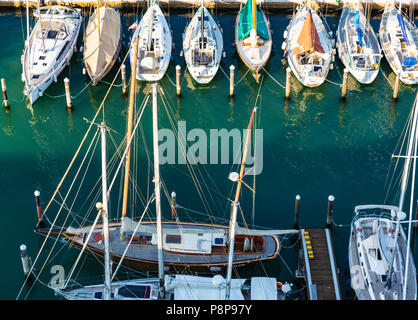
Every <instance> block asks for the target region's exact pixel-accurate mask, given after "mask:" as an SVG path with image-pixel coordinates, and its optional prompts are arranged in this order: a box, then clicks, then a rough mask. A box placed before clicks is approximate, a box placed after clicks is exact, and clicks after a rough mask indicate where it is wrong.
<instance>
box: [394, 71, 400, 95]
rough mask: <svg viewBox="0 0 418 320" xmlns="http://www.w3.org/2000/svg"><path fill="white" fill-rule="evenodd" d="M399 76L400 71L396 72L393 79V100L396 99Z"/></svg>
mask: <svg viewBox="0 0 418 320" xmlns="http://www.w3.org/2000/svg"><path fill="white" fill-rule="evenodd" d="M400 78H401V73H400V72H398V73H397V74H396V80H395V88H393V100H397V99H398V91H399V80H400Z"/></svg>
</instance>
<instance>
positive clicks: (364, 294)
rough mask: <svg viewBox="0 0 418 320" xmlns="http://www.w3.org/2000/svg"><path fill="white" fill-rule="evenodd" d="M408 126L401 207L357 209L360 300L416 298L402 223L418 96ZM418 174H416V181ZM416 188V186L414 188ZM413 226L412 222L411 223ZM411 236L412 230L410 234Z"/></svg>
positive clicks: (354, 279) (354, 230)
mask: <svg viewBox="0 0 418 320" xmlns="http://www.w3.org/2000/svg"><path fill="white" fill-rule="evenodd" d="M411 115H412V118H411V120H412V121H410V122H409V125H408V130H409V139H407V154H406V156H405V157H404V156H402V158H405V164H404V168H403V174H402V183H401V193H400V198H399V204H398V206H389V205H361V206H356V207H355V209H354V212H355V216H354V219H353V221H352V223H351V235H350V240H349V248H348V250H349V256H348V257H349V265H350V273H351V286H352V287H353V289H354V291H355V292H356V295H357V298H358V299H359V300H401V299H402V300H416V299H417V281H416V270H415V264H414V261H413V258H412V253H411V250H410V236H409V237H408V239H407V238H406V236H405V233H404V231H403V229H402V227H401V225H400V223H401V220H404V219H405V218H406V214H405V212H403V207H404V201H405V194H406V190H407V187H408V180H409V174H410V172H411V165H412V159H413V162H414V164H413V167H414V170H413V173H414V174H415V165H416V153H417V150H416V146H417V141H418V132H417V129H418V127H417V123H418V96H417V98H416V99H415V103H414V108H413V112H412V113H411ZM414 178H415V176H413V179H412V184H414V183H415V181H414ZM412 190H413V189H412ZM411 199H412V200H411V205H410V208H409V209H410V216H409V220H410V221H411V220H412V212H413V210H412V209H413V208H412V204H413V199H415V198H414V194H413V192H412V191H411ZM409 228H411V224H409ZM409 235H410V233H409Z"/></svg>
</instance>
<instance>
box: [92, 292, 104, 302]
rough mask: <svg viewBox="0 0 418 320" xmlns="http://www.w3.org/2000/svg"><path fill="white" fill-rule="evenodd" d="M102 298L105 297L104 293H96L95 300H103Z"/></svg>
mask: <svg viewBox="0 0 418 320" xmlns="http://www.w3.org/2000/svg"><path fill="white" fill-rule="evenodd" d="M102 297H103V292H101V291H97V292H95V293H94V299H97V300H102Z"/></svg>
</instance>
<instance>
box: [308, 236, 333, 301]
mask: <svg viewBox="0 0 418 320" xmlns="http://www.w3.org/2000/svg"><path fill="white" fill-rule="evenodd" d="M300 235H301V237H300V239H301V240H300V241H301V247H302V250H303V256H304V275H305V282H306V291H307V294H308V299H309V300H341V292H340V283H339V280H338V269H337V265H336V263H335V256H334V248H333V245H332V239H331V229H328V228H326V229H301V230H300Z"/></svg>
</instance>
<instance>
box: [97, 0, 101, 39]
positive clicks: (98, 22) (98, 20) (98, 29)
mask: <svg viewBox="0 0 418 320" xmlns="http://www.w3.org/2000/svg"><path fill="white" fill-rule="evenodd" d="M97 31H98V32H99V42H100V41H101V39H100V38H101V37H100V10H99V0H97Z"/></svg>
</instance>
